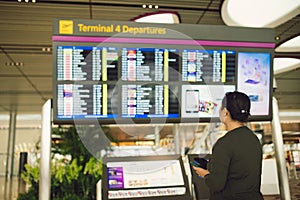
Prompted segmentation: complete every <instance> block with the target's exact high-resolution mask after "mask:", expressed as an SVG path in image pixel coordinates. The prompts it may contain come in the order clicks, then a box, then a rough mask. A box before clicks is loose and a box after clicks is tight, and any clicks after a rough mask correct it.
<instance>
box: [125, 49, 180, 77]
mask: <svg viewBox="0 0 300 200" xmlns="http://www.w3.org/2000/svg"><path fill="white" fill-rule="evenodd" d="M178 58H179V55H178V49H162V48H123V49H122V80H123V81H179V60H178Z"/></svg>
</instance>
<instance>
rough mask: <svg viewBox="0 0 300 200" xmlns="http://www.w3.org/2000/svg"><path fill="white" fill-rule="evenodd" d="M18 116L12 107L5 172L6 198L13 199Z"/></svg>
mask: <svg viewBox="0 0 300 200" xmlns="http://www.w3.org/2000/svg"><path fill="white" fill-rule="evenodd" d="M16 118H17V112H16V110H15V109H12V110H11V112H10V116H9V133H8V134H9V135H8V145H7V157H6V172H5V175H6V176H5V194H4V195H5V199H7V200H10V199H12V179H13V173H14V154H15V138H16Z"/></svg>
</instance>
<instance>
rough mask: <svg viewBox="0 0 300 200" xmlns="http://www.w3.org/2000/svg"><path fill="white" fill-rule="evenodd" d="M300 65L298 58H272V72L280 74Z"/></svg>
mask: <svg viewBox="0 0 300 200" xmlns="http://www.w3.org/2000/svg"><path fill="white" fill-rule="evenodd" d="M299 67H300V59H298V58H274V74H275V75H276V74H280V73H283V72H287V71H290V70H293V69H297V68H299Z"/></svg>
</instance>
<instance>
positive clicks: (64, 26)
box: [59, 20, 73, 34]
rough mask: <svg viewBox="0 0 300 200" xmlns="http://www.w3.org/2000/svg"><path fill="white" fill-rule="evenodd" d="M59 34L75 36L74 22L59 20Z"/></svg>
mask: <svg viewBox="0 0 300 200" xmlns="http://www.w3.org/2000/svg"><path fill="white" fill-rule="evenodd" d="M59 34H73V21H72V20H59Z"/></svg>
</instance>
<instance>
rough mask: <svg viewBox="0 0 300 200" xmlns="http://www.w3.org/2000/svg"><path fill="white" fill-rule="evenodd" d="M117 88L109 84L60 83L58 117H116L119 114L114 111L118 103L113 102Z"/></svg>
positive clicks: (58, 88)
mask: <svg viewBox="0 0 300 200" xmlns="http://www.w3.org/2000/svg"><path fill="white" fill-rule="evenodd" d="M115 89H116V88H115V86H112V85H107V84H102V85H101V84H97V85H93V84H58V85H57V105H58V106H57V118H58V119H92V118H115V117H117V116H118V115H117V114H116V113H114V111H116V110H117V107H114V106H117V104H114V103H112V102H113V99H114V98H112V96H113V92H114V91H116V90H115ZM109 99H110V100H111V101H109Z"/></svg>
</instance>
